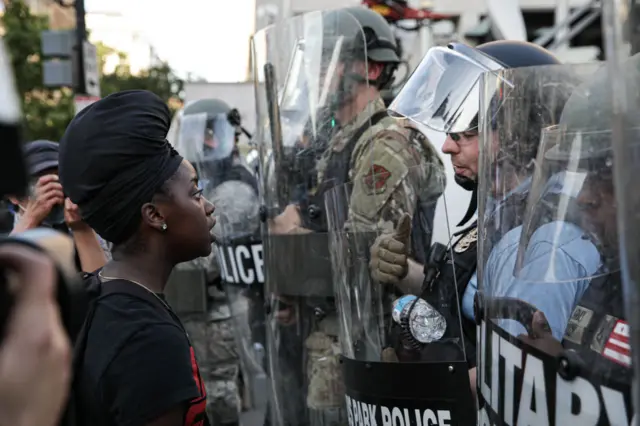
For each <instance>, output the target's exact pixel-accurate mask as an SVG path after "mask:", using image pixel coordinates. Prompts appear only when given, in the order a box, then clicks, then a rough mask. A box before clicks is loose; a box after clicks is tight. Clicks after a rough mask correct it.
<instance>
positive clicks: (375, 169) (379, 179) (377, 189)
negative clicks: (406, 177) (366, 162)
mask: <svg viewBox="0 0 640 426" xmlns="http://www.w3.org/2000/svg"><path fill="white" fill-rule="evenodd" d="M390 177H391V172H390V171H389V170H387V169H386V168H384V167H383V166H381V165H379V164H374V165H373V166H371V169H370V171H369V173H368V174H366V175H365V176H364V177H363V178H362V179H363V181H364V185H365V187H366V188H367V189H368V190H369V191H371V193H374V194H381V193H383V192H384V191H385V190H386V185H387V180H389V178H390Z"/></svg>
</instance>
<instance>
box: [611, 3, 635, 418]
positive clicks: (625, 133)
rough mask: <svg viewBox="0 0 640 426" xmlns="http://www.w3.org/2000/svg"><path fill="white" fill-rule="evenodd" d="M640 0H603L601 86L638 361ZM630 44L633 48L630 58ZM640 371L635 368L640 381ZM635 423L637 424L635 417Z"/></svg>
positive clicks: (627, 291) (630, 317)
mask: <svg viewBox="0 0 640 426" xmlns="http://www.w3.org/2000/svg"><path fill="white" fill-rule="evenodd" d="M639 6H640V5H639V4H638V3H637V2H620V1H615V2H605V3H603V4H602V29H603V34H604V38H605V40H604V41H605V43H604V45H605V47H606V51H605V53H606V58H607V68H608V75H609V76H615V77H610V78H608V79H607V81H606V82H603V87H602V90H605V91H606V92H607V93H609V96H610V100H611V105H610V106H611V109H610V111H607V112H606V114H605V117H606V118H607V119H609V120H610V122H611V131H612V139H613V151H614V163H615V165H616V167H615V170H614V178H615V186H616V199H617V207H618V209H617V210H618V222H619V225H620V236H621V238H620V253H621V259H620V266H621V269H622V276H623V288H624V296H625V303H626V306H625V308H626V313H627V316H628V321H629V324H630V326H631V339H630V340H631V346H632V348H633V350H632V357H633V362H632V363H633V365H634V366H637V365H639V363H640V350H638V348H639V347H640V334H639V333H638V330H640V315H639V313H640V310H638V305H639V304H640V287H639V283H640V267H639V265H640V263H639V262H638V258H639V256H640V240H639V239H638V235H640V219H639V218H638V211H640V210H639V209H640V198H639V197H638V196H637V192H636V191H635V190H633V189H631V188H635V185H636V181H637V170H638V168H637V167H638V165H639V163H640V160H639V157H638V156H639V154H640V152H639V151H640V150H639V148H640V147H639V146H638V111H640V99H639V98H638V86H637V85H638V81H639V77H640V75H639V73H640V72H639V71H638V59H639V58H638V55H637V53H638V41H639V38H638V34H639V33H638V31H639V30H640V25H639V22H638V18H639V17H640V13H639V12H640V8H639ZM629 45H630V46H631V54H633V55H634V56H633V57H632V58H628V54H629V50H628V47H629ZM638 374H640V371H639V370H638V368H637V367H636V368H635V373H634V379H635V383H636V386H637V383H640V382H639V381H638V379H639V376H638ZM634 391H635V392H634V396H633V408H634V411H635V412H636V413H637V412H638V410H639V409H640V392H638V389H634ZM634 424H637V421H636V418H635V417H634Z"/></svg>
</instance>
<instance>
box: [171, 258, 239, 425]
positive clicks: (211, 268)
mask: <svg viewBox="0 0 640 426" xmlns="http://www.w3.org/2000/svg"><path fill="white" fill-rule="evenodd" d="M176 268H177V269H178V270H194V269H195V270H202V271H206V273H205V279H206V282H207V283H211V282H213V281H214V280H215V279H217V278H218V277H219V276H220V269H219V266H218V262H217V260H216V250H213V251H212V253H211V254H210V255H209V256H208V257H206V258H199V259H195V260H192V261H190V262H185V263H181V264H179V265H178V266H176ZM177 285H180V284H179V283H177ZM207 291H208V299H209V301H208V303H207V311H208V312H206V313H203V314H198V313H193V314H184V315H180V316H181V317H182V318H181V319H182V322H183V324H184V327H185V329H186V330H187V333H188V334H189V337H190V339H191V343H192V345H193V347H194V350H195V353H196V357H197V359H198V363H199V365H200V374H201V375H202V378H203V380H204V382H205V387H206V390H207V415H208V416H209V419H210V420H211V422H212V425H213V426H219V425H229V424H238V422H239V416H240V411H241V409H242V398H241V396H240V395H241V392H240V386H239V380H240V371H241V370H240V360H239V355H238V350H237V346H236V341H235V336H234V329H233V328H234V327H233V326H234V321H233V318H232V315H231V310H230V309H229V305H228V302H227V298H226V295H225V294H224V293H223V292H222V291H220V290H219V289H218V288H217V287H216V286H214V285H209V286H208V287H207Z"/></svg>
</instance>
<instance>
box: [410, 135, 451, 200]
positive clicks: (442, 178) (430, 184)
mask: <svg viewBox="0 0 640 426" xmlns="http://www.w3.org/2000/svg"><path fill="white" fill-rule="evenodd" d="M410 135H411V136H410V143H411V149H413V150H415V151H416V153H417V154H416V155H418V156H419V157H420V158H421V162H422V164H423V167H424V170H425V176H424V181H422V182H421V183H420V193H419V194H420V199H421V200H422V202H423V203H427V204H435V203H436V202H437V201H438V199H439V198H440V196H442V194H443V193H444V189H445V187H446V186H447V174H446V171H445V168H444V164H443V163H442V159H441V158H440V156H439V155H438V153H437V152H436V148H435V147H434V146H433V144H432V143H431V141H429V139H428V138H427V137H426V136H425V135H424V134H423V133H422V132H420V131H419V130H417V129H415V128H410Z"/></svg>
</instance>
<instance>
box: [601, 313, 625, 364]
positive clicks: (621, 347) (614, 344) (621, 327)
mask: <svg viewBox="0 0 640 426" xmlns="http://www.w3.org/2000/svg"><path fill="white" fill-rule="evenodd" d="M630 331H631V330H630V329H629V324H627V322H626V321H624V320H618V321H617V322H616V325H615V327H613V331H612V332H611V334H609V339H607V343H605V345H604V349H602V356H603V357H605V358H607V359H610V360H611V361H613V362H615V363H618V364H620V365H624V366H625V367H631V344H630V343H629V337H630V335H631V333H630Z"/></svg>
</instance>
